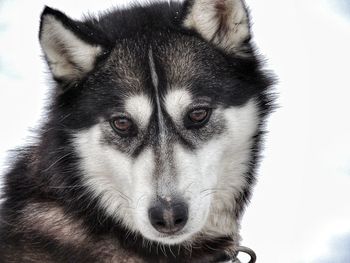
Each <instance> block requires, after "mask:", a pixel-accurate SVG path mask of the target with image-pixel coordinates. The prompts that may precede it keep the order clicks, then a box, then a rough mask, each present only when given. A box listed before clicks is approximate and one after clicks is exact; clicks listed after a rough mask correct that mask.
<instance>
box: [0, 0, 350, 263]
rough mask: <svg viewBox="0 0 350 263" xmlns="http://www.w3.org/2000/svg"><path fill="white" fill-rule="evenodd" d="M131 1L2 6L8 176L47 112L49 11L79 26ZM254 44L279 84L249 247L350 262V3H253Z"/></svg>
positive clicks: (0, 115) (0, 158) (312, 261)
mask: <svg viewBox="0 0 350 263" xmlns="http://www.w3.org/2000/svg"><path fill="white" fill-rule="evenodd" d="M128 2H129V1H127V0H124V1H118V0H116V1H111V0H106V1H87V0H85V1H83V0H78V1H63V0H60V1H52V0H51V1H49V0H47V1H40V0H36V1H20V0H7V1H4V0H2V1H1V0H0V120H1V129H0V171H1V170H2V171H4V167H5V156H7V155H8V154H7V151H8V150H9V149H13V148H15V147H17V146H19V145H23V144H24V143H25V142H26V141H28V138H29V137H30V135H31V132H30V129H32V128H35V127H37V125H38V123H39V119H40V117H41V115H42V113H43V112H44V110H43V107H44V99H45V97H46V92H47V90H48V84H49V82H48V79H49V77H48V75H47V74H46V72H47V68H46V65H45V64H44V63H43V60H42V58H41V53H40V48H39V44H38V40H37V32H38V26H39V15H40V12H41V10H42V8H43V6H44V5H45V4H46V5H49V6H52V7H55V8H59V9H61V10H63V11H65V12H66V13H67V14H68V15H71V16H72V17H74V18H80V17H81V15H82V13H86V12H92V13H94V12H97V11H99V10H100V11H101V10H104V9H106V8H109V7H111V6H113V5H116V4H125V3H128ZM247 3H248V5H249V6H250V8H251V12H252V18H253V32H254V41H255V42H256V44H257V45H258V47H259V50H260V52H261V53H262V54H263V55H265V57H266V58H267V61H268V63H267V68H269V69H271V70H273V71H274V72H275V74H276V75H277V76H278V78H279V83H278V85H277V86H276V91H277V92H278V93H279V94H280V95H279V100H278V103H279V105H280V108H279V109H278V110H277V111H276V113H274V114H273V115H272V117H271V119H270V121H269V125H268V130H269V134H268V137H267V141H266V143H265V145H266V147H265V151H264V153H263V155H264V159H263V162H262V165H261V168H260V170H259V181H258V184H257V186H256V188H255V192H254V196H253V199H252V202H251V204H250V206H249V207H248V208H247V211H246V214H245V216H244V218H243V227H242V236H243V244H244V245H247V246H250V247H251V248H253V249H254V250H255V251H256V252H257V254H258V257H259V260H258V262H261V263H274V262H276V263H280V262H283V263H289V262H290V263H333V262H336V263H345V262H347V263H348V262H350V255H349V251H350V223H349V222H350V209H349V201H350V150H349V149H350V137H349V134H350V122H349V119H350V117H349V115H350V103H349V99H350V96H349V95H350V92H349V89H350V85H349V80H348V79H349V75H350V71H349V69H350V65H349V63H350V52H349V47H350V30H349V29H350V20H349V17H347V15H348V14H350V5H349V2H348V1H346V0H343V1H340V0H339V1H334V0H329V1H326V0H283V1H281V0H247Z"/></svg>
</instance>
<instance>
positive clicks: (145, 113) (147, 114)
mask: <svg viewBox="0 0 350 263" xmlns="http://www.w3.org/2000/svg"><path fill="white" fill-rule="evenodd" d="M125 109H126V111H127V112H128V113H130V114H131V116H132V117H133V118H134V119H135V120H136V121H137V122H138V124H139V125H140V126H141V128H143V129H145V128H146V127H147V124H148V122H149V120H150V118H151V114H152V104H151V102H150V99H149V98H148V97H147V96H146V95H142V94H140V95H136V96H132V97H130V98H128V99H127V100H126V103H125Z"/></svg>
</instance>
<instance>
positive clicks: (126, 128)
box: [110, 117, 133, 135]
mask: <svg viewBox="0 0 350 263" xmlns="http://www.w3.org/2000/svg"><path fill="white" fill-rule="evenodd" d="M110 123H111V126H112V128H113V130H114V131H115V132H117V133H118V134H120V135H127V134H128V133H129V132H130V130H131V128H132V126H133V122H132V121H131V120H130V119H128V118H126V117H117V118H114V119H113V120H111V122H110Z"/></svg>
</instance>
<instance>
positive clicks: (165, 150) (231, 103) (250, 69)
mask: <svg viewBox="0 0 350 263" xmlns="http://www.w3.org/2000/svg"><path fill="white" fill-rule="evenodd" d="M39 38H40V44H41V47H42V50H43V53H44V56H45V59H46V61H47V63H48V67H49V69H50V71H51V74H52V77H53V80H54V84H55V85H54V86H55V87H54V89H53V92H52V101H51V103H50V105H49V108H48V113H47V119H46V120H45V122H44V123H43V126H42V128H41V129H40V131H39V132H38V137H37V140H36V143H33V144H32V145H30V146H28V147H26V148H23V149H21V150H19V151H18V154H17V156H16V158H15V160H14V161H13V165H12V168H11V169H10V171H9V172H8V173H7V174H6V176H5V183H4V194H3V203H2V207H1V227H0V262H2V263H9V262H11V263H15V262H16V263H19V262H21V263H22V262H24V263H25V262H40V263H49V262H101V263H102V262H105V263H107V262H130V263H131V262H134V263H136V262H151V263H156V262H203V263H209V262H222V261H227V260H229V259H230V257H232V256H234V255H235V253H236V252H237V248H238V246H239V243H240V236H239V225H240V218H241V216H242V212H243V210H244V207H245V205H246V203H247V201H248V199H249V197H250V193H251V188H252V185H253V184H254V181H255V179H254V178H255V177H254V173H255V170H256V165H257V161H258V159H259V149H260V142H261V136H262V133H263V125H264V121H265V119H266V116H267V115H268V113H269V111H270V109H271V96H270V95H269V94H270V86H271V78H270V77H269V76H268V75H267V74H266V73H265V72H264V71H263V70H262V69H261V63H260V62H259V59H258V57H257V55H256V54H255V51H254V48H253V46H252V43H251V30H250V22H249V16H248V12H247V9H246V7H245V5H244V3H243V1H242V0H188V1H185V2H184V3H180V2H166V3H153V4H150V3H149V4H146V5H145V6H142V5H134V6H133V7H130V8H128V9H122V10H110V11H108V12H106V13H103V14H101V15H99V16H96V17H87V18H85V20H84V21H75V20H72V19H71V18H69V17H68V16H66V15H65V14H64V13H62V12H60V11H58V10H55V9H51V8H49V7H46V8H45V9H44V11H43V13H42V15H41V24H40V34H39Z"/></svg>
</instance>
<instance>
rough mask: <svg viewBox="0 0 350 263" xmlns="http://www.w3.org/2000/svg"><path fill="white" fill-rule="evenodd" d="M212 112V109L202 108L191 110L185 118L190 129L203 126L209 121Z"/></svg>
mask: <svg viewBox="0 0 350 263" xmlns="http://www.w3.org/2000/svg"><path fill="white" fill-rule="evenodd" d="M210 114H211V109H206V108H201V109H194V110H191V111H190V112H189V113H188V114H187V118H186V119H185V126H186V127H187V128H188V129H191V128H201V127H203V126H204V125H205V124H206V123H207V122H208V120H209V118H210Z"/></svg>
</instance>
